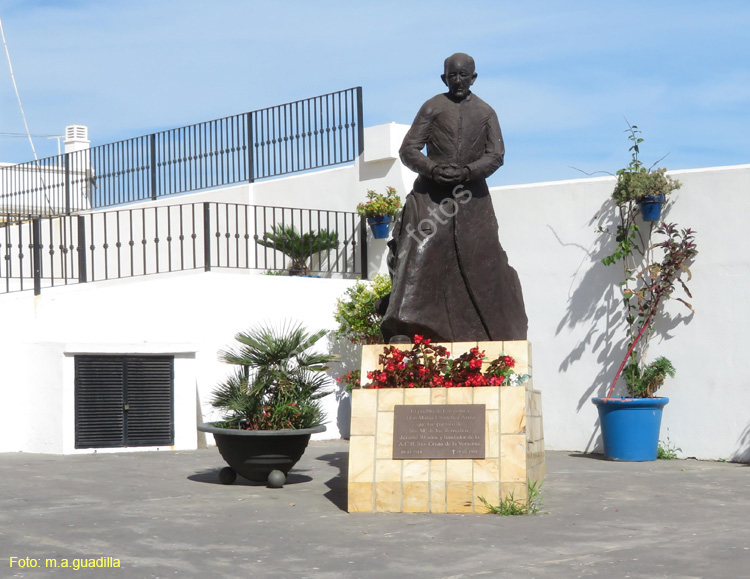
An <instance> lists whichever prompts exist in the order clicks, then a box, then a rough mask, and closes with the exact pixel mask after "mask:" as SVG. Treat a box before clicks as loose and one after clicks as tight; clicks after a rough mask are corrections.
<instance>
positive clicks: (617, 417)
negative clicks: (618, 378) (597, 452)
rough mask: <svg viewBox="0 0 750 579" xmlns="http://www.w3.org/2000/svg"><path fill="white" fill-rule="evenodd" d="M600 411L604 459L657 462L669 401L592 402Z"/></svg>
mask: <svg viewBox="0 0 750 579" xmlns="http://www.w3.org/2000/svg"><path fill="white" fill-rule="evenodd" d="M591 401H592V402H593V403H594V404H596V407H597V409H598V410H599V423H600V425H601V429H602V441H603V442H604V456H605V458H608V459H610V460H627V461H633V462H642V461H646V460H656V451H657V448H658V447H659V429H660V428H661V414H662V409H663V408H664V406H665V405H666V404H667V403H668V402H669V398H664V397H662V398H592V399H591Z"/></svg>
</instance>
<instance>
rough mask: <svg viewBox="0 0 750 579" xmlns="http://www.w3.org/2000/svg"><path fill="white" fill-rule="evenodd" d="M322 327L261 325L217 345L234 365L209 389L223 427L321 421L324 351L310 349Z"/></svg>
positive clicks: (258, 427) (272, 427)
mask: <svg viewBox="0 0 750 579" xmlns="http://www.w3.org/2000/svg"><path fill="white" fill-rule="evenodd" d="M325 333H326V332H325V330H321V331H319V332H315V333H312V334H310V333H308V332H307V330H305V329H304V328H303V327H302V325H301V324H293V323H285V324H283V325H282V326H281V327H280V328H275V327H273V326H270V325H261V326H258V327H256V328H254V329H251V330H249V331H247V332H240V333H239V334H237V335H236V336H235V340H236V341H237V342H239V345H238V346H236V347H235V348H230V349H227V350H222V351H221V352H220V353H219V357H220V359H221V360H222V361H224V362H227V363H228V364H232V365H235V366H237V368H236V370H235V371H234V373H233V374H232V375H230V376H229V377H228V378H227V379H226V380H225V381H224V383H222V384H220V385H219V386H218V387H217V388H216V389H215V390H214V391H213V397H212V401H211V405H212V406H213V407H214V408H217V409H219V410H221V411H222V412H223V414H224V420H225V424H224V426H226V427H229V428H243V429H247V430H279V429H285V428H292V429H299V428H311V427H313V426H317V425H319V424H322V423H323V421H324V418H325V417H324V415H323V412H322V410H321V408H320V399H321V398H322V397H323V396H325V395H326V394H328V392H327V391H326V389H325V386H326V385H327V383H328V381H329V379H328V377H327V376H326V374H324V371H325V370H327V369H328V368H327V367H326V366H325V364H326V363H327V362H329V361H330V360H332V359H333V356H331V355H329V354H321V353H318V352H315V351H313V350H312V349H313V346H315V344H316V343H317V342H318V340H320V338H322V337H323V336H324V335H325Z"/></svg>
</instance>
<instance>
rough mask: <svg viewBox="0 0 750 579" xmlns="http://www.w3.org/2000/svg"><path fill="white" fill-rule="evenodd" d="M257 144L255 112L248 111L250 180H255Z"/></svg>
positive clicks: (248, 166) (248, 170)
mask: <svg viewBox="0 0 750 579" xmlns="http://www.w3.org/2000/svg"><path fill="white" fill-rule="evenodd" d="M254 152H255V146H254V145H253V113H247V172H248V181H249V182H250V183H252V182H253V181H255V161H254V159H253V158H254V156H255V155H254Z"/></svg>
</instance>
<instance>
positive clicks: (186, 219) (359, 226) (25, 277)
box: [0, 203, 367, 294]
mask: <svg viewBox="0 0 750 579" xmlns="http://www.w3.org/2000/svg"><path fill="white" fill-rule="evenodd" d="M274 228H281V229H282V230H287V231H288V230H290V229H291V230H293V232H294V235H295V236H296V237H299V238H303V239H304V240H305V242H304V243H298V244H296V245H294V246H291V245H290V244H289V243H290V242H289V238H283V239H281V240H280V242H279V243H277V244H276V245H275V246H273V247H267V246H264V245H261V244H260V243H258V241H259V240H262V239H263V238H264V234H267V233H270V232H271V231H272V230H273V229H274ZM323 232H327V234H328V236H329V238H330V237H335V243H331V244H324V243H322V241H321V237H320V235H318V236H317V237H316V235H315V234H321V233H323ZM366 251H367V243H366V230H365V225H364V221H363V220H362V219H361V218H360V217H359V216H358V215H357V214H356V213H353V212H347V211H326V210H318V209H300V208H293V207H269V206H262V205H244V204H238V203H185V204H181V205H169V206H162V207H155V206H149V207H140V208H137V209H118V210H113V211H101V212H96V213H89V214H87V215H71V216H61V217H48V218H40V217H33V218H28V219H27V220H25V221H19V222H18V223H16V224H14V225H6V226H5V227H0V293H2V292H14V291H24V290H31V289H33V290H34V291H35V293H36V294H39V293H41V291H42V288H47V287H55V286H60V285H68V284H72V283H86V282H94V281H104V280H111V279H120V278H126V277H136V276H142V275H153V274H159V273H168V272H174V271H185V270H194V269H203V270H205V271H209V270H211V269H212V268H232V269H246V270H275V271H279V272H283V271H284V270H291V269H292V267H293V265H294V263H295V262H299V261H300V260H303V261H304V263H305V266H306V273H308V274H310V275H317V276H326V277H348V278H354V277H364V278H366V277H367V255H366Z"/></svg>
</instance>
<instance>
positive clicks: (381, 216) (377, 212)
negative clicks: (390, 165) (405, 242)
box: [357, 187, 401, 239]
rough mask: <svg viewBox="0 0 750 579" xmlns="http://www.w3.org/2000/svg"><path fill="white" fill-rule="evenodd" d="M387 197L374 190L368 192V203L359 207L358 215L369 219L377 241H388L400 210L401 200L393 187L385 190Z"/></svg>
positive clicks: (368, 221) (363, 203)
mask: <svg viewBox="0 0 750 579" xmlns="http://www.w3.org/2000/svg"><path fill="white" fill-rule="evenodd" d="M385 191H386V192H385V195H382V194H380V193H376V192H375V191H373V190H372V189H369V190H368V191H367V201H365V202H362V203H360V204H359V205H357V213H359V214H360V215H361V216H362V217H365V218H366V219H367V223H368V224H369V225H370V229H371V230H372V236H373V237H374V238H375V239H386V238H387V237H388V234H389V233H390V229H391V223H392V222H393V220H394V218H395V217H396V214H397V213H398V211H399V209H401V198H400V197H399V196H398V193H396V190H395V189H394V188H393V187H386V188H385Z"/></svg>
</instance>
